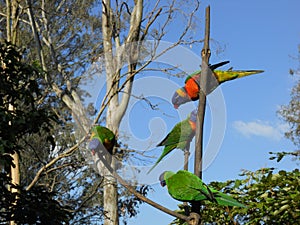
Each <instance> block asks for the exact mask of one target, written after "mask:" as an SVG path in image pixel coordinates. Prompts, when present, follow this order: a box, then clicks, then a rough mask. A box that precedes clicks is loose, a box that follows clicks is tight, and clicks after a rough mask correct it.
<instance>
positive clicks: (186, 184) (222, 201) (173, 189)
mask: <svg viewBox="0 0 300 225" xmlns="http://www.w3.org/2000/svg"><path fill="white" fill-rule="evenodd" d="M165 181H166V184H167V187H168V192H169V194H170V195H171V196H172V197H173V198H174V199H177V200H179V201H202V200H209V201H212V202H217V203H218V204H219V205H225V206H238V207H245V205H243V204H241V203H239V202H238V201H236V200H235V199H233V198H232V197H230V196H229V195H227V194H224V193H222V192H220V191H217V190H215V189H213V188H210V187H207V186H206V185H205V184H204V183H203V181H202V180H201V179H200V178H199V177H197V176H196V175H194V174H193V173H191V172H188V171H185V170H179V171H178V172H177V173H176V174H173V175H172V176H169V177H168V178H166V180H165Z"/></svg>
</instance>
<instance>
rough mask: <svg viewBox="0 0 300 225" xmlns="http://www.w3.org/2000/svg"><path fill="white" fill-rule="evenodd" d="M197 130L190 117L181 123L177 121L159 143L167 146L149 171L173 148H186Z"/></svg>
mask: <svg viewBox="0 0 300 225" xmlns="http://www.w3.org/2000/svg"><path fill="white" fill-rule="evenodd" d="M194 135H195V132H194V131H193V130H192V128H191V125H190V123H189V117H188V118H187V119H185V120H183V121H181V122H180V123H177V124H176V125H175V126H174V128H173V129H172V130H171V132H170V133H169V134H168V135H167V136H166V137H165V138H164V139H163V140H162V141H161V142H160V143H159V144H158V145H157V146H165V147H164V150H163V152H162V154H161V156H160V157H159V158H158V159H157V161H156V162H155V164H154V165H153V166H152V167H151V169H150V170H149V171H148V172H147V173H150V172H151V171H152V170H153V169H154V167H156V165H157V164H158V163H159V162H160V161H161V160H162V159H163V158H164V157H165V156H166V155H167V154H169V153H170V152H171V151H172V150H173V149H175V148H178V149H181V150H184V149H185V148H186V146H187V144H188V143H189V142H191V141H192V139H193V137H194Z"/></svg>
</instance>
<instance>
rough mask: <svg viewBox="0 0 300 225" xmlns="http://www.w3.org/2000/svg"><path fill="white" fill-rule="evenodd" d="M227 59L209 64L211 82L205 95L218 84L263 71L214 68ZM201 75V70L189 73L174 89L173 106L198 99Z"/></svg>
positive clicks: (176, 106)
mask: <svg viewBox="0 0 300 225" xmlns="http://www.w3.org/2000/svg"><path fill="white" fill-rule="evenodd" d="M228 62H229V61H225V62H221V63H218V64H214V65H210V66H209V69H210V73H209V74H212V75H213V76H210V77H209V78H208V80H209V81H210V83H211V86H210V87H209V89H208V90H206V93H205V94H206V95H208V94H210V93H211V92H212V91H213V90H215V89H216V88H217V87H218V86H219V85H220V84H222V83H224V82H226V81H229V80H234V79H237V78H241V77H245V76H249V75H253V74H258V73H262V72H264V71H263V70H226V71H222V70H214V69H215V68H217V67H220V66H222V65H224V64H226V63H228ZM200 75H201V70H199V71H196V72H194V73H192V74H190V75H189V76H188V77H187V78H186V80H185V86H184V87H182V88H179V89H177V90H176V92H175V93H174V95H173V97H172V103H173V105H174V108H176V109H177V108H178V107H179V106H180V105H182V104H184V103H187V102H190V101H196V100H198V99H199V87H200V85H199V83H198V81H199V78H200Z"/></svg>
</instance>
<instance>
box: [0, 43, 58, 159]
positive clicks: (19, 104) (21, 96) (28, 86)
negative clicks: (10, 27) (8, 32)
mask: <svg viewBox="0 0 300 225" xmlns="http://www.w3.org/2000/svg"><path fill="white" fill-rule="evenodd" d="M40 76H41V74H40V73H39V72H38V71H37V70H35V69H34V68H33V67H32V66H30V65H27V64H24V63H23V62H22V55H21V53H20V52H18V51H17V50H16V48H15V47H13V46H12V45H11V44H10V43H5V44H0V116H1V118H2V120H1V122H0V123H1V129H0V137H1V138H0V154H1V158H2V157H4V158H5V159H6V160H4V161H6V162H8V163H9V164H10V163H11V160H10V158H9V157H8V155H7V153H9V154H11V153H14V152H19V150H20V145H18V141H19V139H21V138H22V137H23V136H24V135H25V134H33V133H38V132H39V131H40V130H41V128H42V129H44V130H46V131H47V130H49V125H50V120H51V119H54V118H55V117H54V116H53V115H50V113H49V112H50V111H49V108H47V107H44V106H43V105H38V104H37V102H39V101H40V100H42V99H43V98H44V97H45V95H44V94H43V93H42V91H41V88H40V83H39V82H40V80H41V77H40ZM48 139H49V140H51V137H50V136H49V137H48ZM4 161H2V163H4Z"/></svg>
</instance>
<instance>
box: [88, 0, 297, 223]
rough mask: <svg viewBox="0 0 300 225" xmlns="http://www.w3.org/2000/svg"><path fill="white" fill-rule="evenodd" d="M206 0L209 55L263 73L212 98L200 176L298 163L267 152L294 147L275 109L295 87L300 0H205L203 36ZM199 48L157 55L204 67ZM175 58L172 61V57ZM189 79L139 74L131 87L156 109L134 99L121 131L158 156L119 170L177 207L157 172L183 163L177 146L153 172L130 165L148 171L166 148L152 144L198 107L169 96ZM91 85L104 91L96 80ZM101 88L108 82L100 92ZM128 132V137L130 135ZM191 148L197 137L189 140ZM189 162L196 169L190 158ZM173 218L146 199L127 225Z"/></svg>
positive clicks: (218, 177) (216, 177)
mask: <svg viewBox="0 0 300 225" xmlns="http://www.w3.org/2000/svg"><path fill="white" fill-rule="evenodd" d="M208 4H210V6H211V38H212V39H213V41H212V42H211V49H212V56H211V58H210V62H211V63H216V62H220V61H224V60H230V64H229V65H228V66H224V67H222V68H224V69H226V68H229V67H231V66H232V67H233V69H261V70H264V71H265V72H264V73H262V74H259V75H254V76H250V77H245V78H242V79H238V80H234V81H230V82H227V83H224V84H222V85H221V87H219V88H217V89H216V90H215V91H214V93H212V94H211V95H210V96H209V97H208V107H207V111H206V121H205V145H206V149H205V151H204V154H206V155H204V163H205V168H204V171H203V180H204V181H205V182H206V183H209V182H211V181H225V180H229V179H236V178H239V176H238V175H239V174H240V172H241V170H242V169H246V170H257V169H260V168H262V167H267V166H275V167H278V168H281V169H286V170H291V169H293V168H294V167H295V166H296V165H295V163H294V162H292V161H290V160H289V159H287V160H283V161H282V162H280V163H279V164H277V163H273V162H271V161H269V160H268V158H269V154H268V152H270V151H275V152H276V151H283V150H285V151H289V150H291V151H292V150H294V146H293V145H292V144H291V142H290V141H288V140H286V139H285V138H284V137H283V133H284V131H285V130H286V129H287V124H285V123H284V121H282V120H280V118H279V117H278V115H277V114H276V111H277V110H278V109H279V107H280V106H281V105H283V104H288V102H289V100H290V91H291V88H292V87H293V85H294V84H295V78H293V77H292V76H290V75H289V69H290V68H292V69H296V68H298V66H299V62H298V61H297V57H298V52H297V50H298V45H299V44H300V39H299V37H300V25H299V16H298V14H299V8H300V2H299V1H298V0H289V1H283V0H277V1H270V0H269V1H258V0H253V1H241V0H229V1H217V0H214V1H201V5H200V10H199V13H198V17H199V21H200V23H199V24H198V27H197V28H198V30H195V32H196V36H197V37H198V38H202V37H203V33H204V26H203V21H204V12H205V7H206V6H207V5H208ZM174 21H176V20H174ZM176 26H177V25H176V24H175V25H174V27H173V28H174V30H169V32H170V33H169V34H168V37H170V39H165V40H164V41H167V42H172V41H174V40H172V34H173V33H176V32H177V30H176ZM219 46H221V47H222V48H223V49H224V50H223V51H222V52H221V53H217V50H218V49H219ZM201 48H202V45H200V46H191V48H189V49H187V50H186V51H185V50H182V49H180V50H179V52H180V54H176V53H178V51H177V52H175V54H173V55H172V57H170V56H169V58H168V57H167V59H160V62H165V63H166V64H171V65H175V64H176V63H178V62H180V63H181V64H182V65H185V67H184V68H181V69H183V70H184V71H186V72H193V70H197V69H198V68H199V64H200V61H199V58H197V57H199V53H200V51H201ZM185 54H187V55H185ZM189 54H190V55H189ZM193 54H194V55H193ZM170 58H172V60H174V61H172V62H171V63H170ZM166 66H167V65H166ZM161 67H163V65H161ZM175 72H176V71H175ZM178 72H179V71H178ZM184 79H185V78H172V77H169V76H166V75H162V74H159V73H154V72H152V73H151V72H147V73H144V74H143V75H142V76H140V77H139V78H138V79H136V83H135V86H134V89H133V93H134V94H135V95H136V96H141V95H142V94H143V96H145V97H147V98H148V99H149V100H151V102H152V103H153V104H157V108H158V110H152V109H150V108H149V105H148V104H146V103H145V102H143V101H140V100H138V99H135V98H132V100H131V101H130V104H129V108H128V113H127V114H126V115H125V117H124V120H123V122H122V124H121V127H120V131H121V133H120V135H123V140H126V141H128V143H129V144H130V147H131V148H133V149H137V150H140V151H141V152H144V151H145V152H144V154H145V155H147V156H153V157H154V158H145V159H144V160H146V161H142V162H141V163H140V164H138V165H137V164H136V163H137V162H136V161H133V162H128V165H129V167H128V168H129V170H127V169H125V170H124V171H123V172H124V174H121V175H123V177H124V178H127V179H128V180H131V179H133V178H136V177H137V179H138V181H139V182H140V183H147V184H151V185H152V188H153V189H154V191H153V192H151V193H149V195H148V197H149V198H150V199H152V200H154V201H157V202H158V203H159V204H162V205H164V206H166V207H169V208H170V209H176V208H177V204H178V203H179V202H178V201H175V200H173V199H172V198H171V197H170V196H169V195H168V193H167V190H166V189H163V188H162V187H160V185H159V184H158V183H157V179H158V176H159V174H160V173H161V172H162V171H163V170H177V169H180V167H181V165H182V160H183V159H182V152H181V151H180V150H174V152H172V153H171V154H170V155H169V156H168V157H167V158H166V160H165V161H163V162H162V163H161V164H160V165H159V166H158V167H157V169H155V170H154V171H153V173H151V174H150V175H149V176H146V175H145V173H142V175H141V176H139V175H137V174H136V173H134V172H133V173H132V174H131V173H130V172H129V171H130V166H132V165H134V166H136V168H138V169H142V170H145V171H147V170H148V169H149V167H150V166H152V165H153V164H152V163H153V162H154V161H155V160H156V158H157V157H158V156H159V155H160V154H161V151H162V149H161V148H155V145H156V144H157V143H158V142H160V141H161V139H162V138H163V137H164V136H165V135H166V134H167V133H168V132H169V131H170V130H171V129H172V128H173V126H174V125H175V124H176V123H178V122H179V121H181V120H183V119H184V118H185V117H186V116H187V115H188V113H189V112H190V111H192V110H193V109H194V108H195V107H196V106H197V103H196V102H194V103H189V104H185V105H183V106H182V107H180V108H179V110H175V109H174V108H173V107H172V105H171V103H170V100H171V97H172V94H173V92H174V90H176V89H177V88H178V87H180V86H182V84H183V83H184ZM102 84H104V82H102ZM94 87H95V88H96V89H97V90H99V85H98V84H97V85H96V84H95V85H94ZM100 89H101V88H100ZM104 91H105V87H103V90H102V94H103V93H104ZM91 92H92V89H91ZM100 95H101V94H100ZM93 97H97V96H93ZM98 104H99V102H98ZM122 131H123V132H122ZM125 136H127V137H128V138H127V139H125V138H124V137H125ZM193 148H194V141H193V143H192V145H191V149H193ZM141 158H142V157H141ZM190 165H191V166H190V170H191V171H193V168H192V165H193V162H192V161H191V163H190ZM143 166H146V167H145V168H144V167H143ZM147 166H148V167H147ZM126 168H127V167H126ZM172 220H173V217H171V216H169V215H166V214H164V213H162V212H160V211H158V210H157V209H155V208H153V207H151V206H148V205H147V204H143V205H142V206H141V208H140V213H139V214H138V216H137V217H136V218H133V219H130V220H129V223H128V224H129V225H136V224H143V225H150V224H151V225H152V224H153V222H155V224H169V223H170V222H171V221H172Z"/></svg>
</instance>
